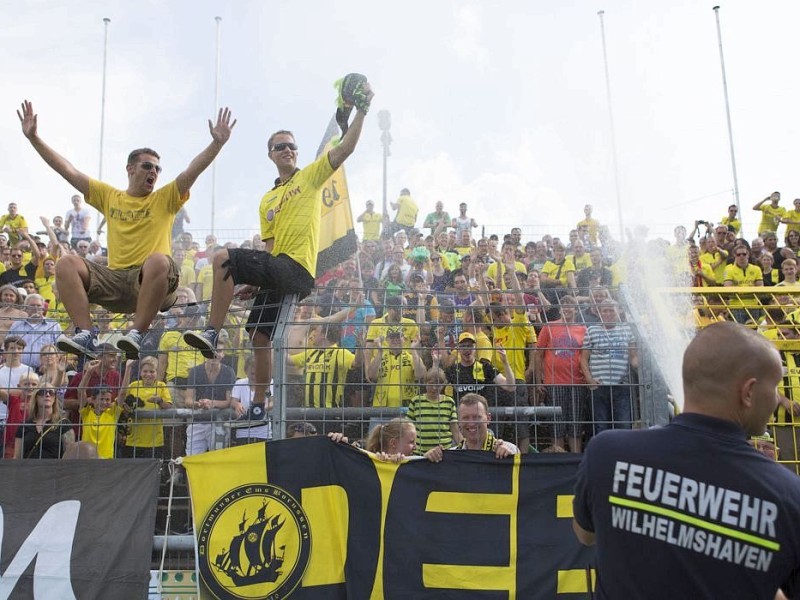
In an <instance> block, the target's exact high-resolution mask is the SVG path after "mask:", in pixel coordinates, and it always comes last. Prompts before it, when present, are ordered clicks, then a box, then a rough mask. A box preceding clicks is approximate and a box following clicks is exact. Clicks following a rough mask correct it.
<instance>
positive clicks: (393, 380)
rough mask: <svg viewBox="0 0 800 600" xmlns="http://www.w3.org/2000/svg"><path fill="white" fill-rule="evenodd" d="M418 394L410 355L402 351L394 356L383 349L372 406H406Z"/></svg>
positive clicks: (412, 360)
mask: <svg viewBox="0 0 800 600" xmlns="http://www.w3.org/2000/svg"><path fill="white" fill-rule="evenodd" d="M418 393H419V385H418V384H417V380H416V377H414V359H413V357H412V356H411V353H410V352H406V351H405V350H403V351H402V352H400V354H397V355H394V354H392V353H391V352H389V351H388V350H386V349H384V351H383V356H382V357H381V366H380V367H378V380H377V382H376V384H375V396H374V398H373V400H372V406H392V407H399V406H408V403H409V401H410V400H411V399H412V398H413V397H414V396H416V395H417V394H418Z"/></svg>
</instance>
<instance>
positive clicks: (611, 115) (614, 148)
mask: <svg viewBox="0 0 800 600" xmlns="http://www.w3.org/2000/svg"><path fill="white" fill-rule="evenodd" d="M604 14H605V11H604V10H600V11H598V12H597V16H598V17H600V37H601V38H602V41H603V67H604V69H605V75H606V101H607V103H608V123H609V126H610V127H609V129H610V133H611V162H612V163H613V168H614V189H615V192H616V195H617V218H618V219H619V241H620V242H622V241H624V240H625V227H624V225H623V222H622V195H621V194H620V191H619V166H618V163H617V136H616V131H615V127H614V111H613V110H612V108H611V78H610V77H609V74H608V52H607V51H606V27H605V23H604V22H603V15H604Z"/></svg>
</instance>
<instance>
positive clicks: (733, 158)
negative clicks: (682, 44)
mask: <svg viewBox="0 0 800 600" xmlns="http://www.w3.org/2000/svg"><path fill="white" fill-rule="evenodd" d="M714 17H715V18H716V21H717V41H718V42H719V64H720V68H721V69H722V92H723V95H724V96H725V117H726V118H727V120H728V143H729V144H730V147H731V171H732V172H733V201H734V203H735V204H736V211H737V214H738V215H739V222H740V223H741V224H742V229H741V230H742V231H743V230H744V219H743V218H742V217H743V216H744V215H743V214H742V207H741V206H739V178H738V176H737V174H736V153H735V152H734V149H733V127H732V125H731V105H730V103H729V102H728V78H727V76H726V75H725V55H724V54H723V53H722V29H721V28H720V25H719V6H715V7H714Z"/></svg>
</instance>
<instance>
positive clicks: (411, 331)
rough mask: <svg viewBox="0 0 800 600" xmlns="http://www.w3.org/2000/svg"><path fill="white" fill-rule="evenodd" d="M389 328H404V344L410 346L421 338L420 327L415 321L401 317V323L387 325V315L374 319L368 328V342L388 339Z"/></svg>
mask: <svg viewBox="0 0 800 600" xmlns="http://www.w3.org/2000/svg"><path fill="white" fill-rule="evenodd" d="M389 327H402V328H403V344H405V345H407V346H410V345H411V342H413V341H414V340H415V339H416V338H418V337H419V327H417V322H416V321H414V319H409V318H407V317H400V323H389V324H387V323H386V315H383V316H382V317H380V318H378V319H373V320H372V322H371V323H370V324H369V327H368V328H367V341H374V340H377V339H378V338H379V337H382V338H384V339H385V338H386V333H387V331H388V330H389Z"/></svg>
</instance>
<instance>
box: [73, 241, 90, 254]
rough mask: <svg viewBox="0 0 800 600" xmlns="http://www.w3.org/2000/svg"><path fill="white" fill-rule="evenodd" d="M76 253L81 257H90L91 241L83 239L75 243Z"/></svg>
mask: <svg viewBox="0 0 800 600" xmlns="http://www.w3.org/2000/svg"><path fill="white" fill-rule="evenodd" d="M75 253H76V254H77V255H78V256H80V257H81V258H88V256H89V242H88V241H86V240H81V241H78V242H76V244H75Z"/></svg>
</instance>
